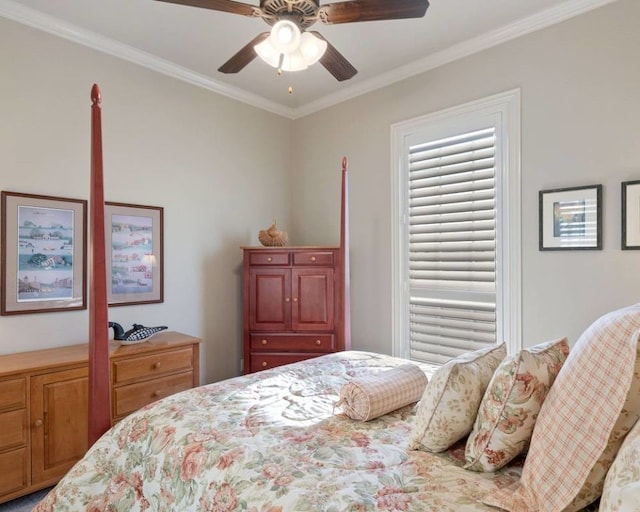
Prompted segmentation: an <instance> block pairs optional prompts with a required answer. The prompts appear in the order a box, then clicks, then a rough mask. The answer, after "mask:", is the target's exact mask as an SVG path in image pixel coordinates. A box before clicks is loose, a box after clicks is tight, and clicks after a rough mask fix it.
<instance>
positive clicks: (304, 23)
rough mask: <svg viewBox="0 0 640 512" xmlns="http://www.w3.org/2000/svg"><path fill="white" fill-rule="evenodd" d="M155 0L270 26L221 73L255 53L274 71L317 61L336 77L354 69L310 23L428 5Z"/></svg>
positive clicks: (409, 12)
mask: <svg viewBox="0 0 640 512" xmlns="http://www.w3.org/2000/svg"><path fill="white" fill-rule="evenodd" d="M157 1H159V2H168V3H172V4H179V5H188V6H191V7H200V8H203V9H212V10H214V11H223V12H230V13H233V14H242V15H244V16H251V17H257V18H262V19H263V20H264V21H265V22H267V23H268V24H269V25H271V26H272V29H271V31H270V32H263V33H261V34H259V35H258V36H256V37H255V38H253V39H252V40H251V41H250V42H249V43H247V44H246V45H245V46H243V47H242V48H241V49H240V51H238V52H237V53H236V54H235V55H234V56H233V57H231V58H230V59H229V60H228V61H227V62H225V63H224V64H223V65H222V66H220V68H218V71H220V72H222V73H238V72H239V71H240V70H242V69H243V68H244V67H245V66H246V65H247V64H249V63H250V62H251V61H252V60H253V59H254V58H255V57H256V56H259V57H260V58H261V59H262V60H264V61H265V62H267V63H268V64H270V65H271V66H273V67H274V68H277V69H278V73H280V72H281V71H299V70H301V69H305V68H306V67H307V66H309V65H311V64H313V63H315V62H318V61H319V62H320V64H322V65H323V66H324V67H325V69H326V70H327V71H329V73H331V74H332V75H333V76H334V77H335V78H336V79H337V80H338V81H343V80H348V79H349V78H351V77H353V76H354V75H355V74H356V73H357V72H358V71H357V70H356V68H354V67H353V66H352V65H351V63H350V62H349V61H348V60H347V59H346V58H345V57H344V56H343V55H342V54H341V53H340V52H339V51H338V50H336V49H335V48H334V47H333V46H332V45H331V43H329V42H328V41H327V40H326V39H325V38H324V37H322V35H321V34H320V33H319V32H316V31H308V30H307V29H308V28H309V27H310V26H311V25H313V24H314V23H316V22H317V21H320V22H321V23H324V24H327V25H331V24H338V23H353V22H358V21H379V20H394V19H405V18H421V17H422V16H424V14H425V13H426V11H427V7H429V1H428V0H347V1H344V2H335V3H330V4H324V5H320V4H319V0H260V6H259V7H258V6H255V5H251V4H245V3H242V2H236V1H234V0H157Z"/></svg>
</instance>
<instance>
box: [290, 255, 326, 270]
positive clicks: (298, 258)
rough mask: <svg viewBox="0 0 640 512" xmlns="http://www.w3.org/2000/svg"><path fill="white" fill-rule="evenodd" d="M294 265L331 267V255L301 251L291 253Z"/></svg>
mask: <svg viewBox="0 0 640 512" xmlns="http://www.w3.org/2000/svg"><path fill="white" fill-rule="evenodd" d="M293 264H294V265H321V266H323V267H324V266H333V253H332V252H330V251H303V252H294V253H293Z"/></svg>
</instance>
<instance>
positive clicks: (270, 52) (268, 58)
mask: <svg viewBox="0 0 640 512" xmlns="http://www.w3.org/2000/svg"><path fill="white" fill-rule="evenodd" d="M253 49H254V50H255V51H256V53H257V54H258V57H260V58H261V59H262V60H263V61H264V62H266V63H267V64H269V66H271V67H272V68H277V67H278V65H279V64H280V54H279V53H278V50H276V49H275V48H274V47H273V45H272V44H271V41H270V40H269V38H268V37H267V38H266V39H265V40H264V41H262V42H261V43H259V44H257V45H255V46H254V47H253Z"/></svg>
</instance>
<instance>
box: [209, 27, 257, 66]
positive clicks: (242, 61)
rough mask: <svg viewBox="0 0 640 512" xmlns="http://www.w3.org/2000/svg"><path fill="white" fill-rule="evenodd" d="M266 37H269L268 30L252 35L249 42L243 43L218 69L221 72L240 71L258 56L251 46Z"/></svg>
mask: <svg viewBox="0 0 640 512" xmlns="http://www.w3.org/2000/svg"><path fill="white" fill-rule="evenodd" d="M267 37H269V32H263V33H262V34H260V35H258V36H256V37H254V38H253V39H252V40H251V41H250V42H249V43H247V44H246V45H244V46H243V47H242V48H241V49H240V51H239V52H238V53H236V54H235V55H234V56H233V57H231V58H230V59H229V60H228V61H227V62H225V63H224V64H223V65H222V66H220V67H219V68H218V71H220V72H221V73H237V72H238V71H241V70H242V69H243V68H244V67H245V66H246V65H247V64H249V63H250V62H251V61H252V60H253V59H255V58H256V57H257V56H258V54H257V53H256V51H255V50H254V49H253V47H254V46H255V45H257V44H258V43H261V42H262V41H264V40H265V39H266V38H267Z"/></svg>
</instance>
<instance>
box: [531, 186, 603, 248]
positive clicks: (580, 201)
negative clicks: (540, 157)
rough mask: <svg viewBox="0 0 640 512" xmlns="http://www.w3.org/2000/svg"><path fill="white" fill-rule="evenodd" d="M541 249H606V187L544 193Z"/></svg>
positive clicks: (544, 191)
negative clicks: (603, 228) (603, 241)
mask: <svg viewBox="0 0 640 512" xmlns="http://www.w3.org/2000/svg"><path fill="white" fill-rule="evenodd" d="M538 205H539V219H538V220H539V249H540V250H541V251H576V250H601V249H602V185H586V186H581V187H567V188H557V189H549V190H541V191H540V192H539V195H538Z"/></svg>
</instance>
